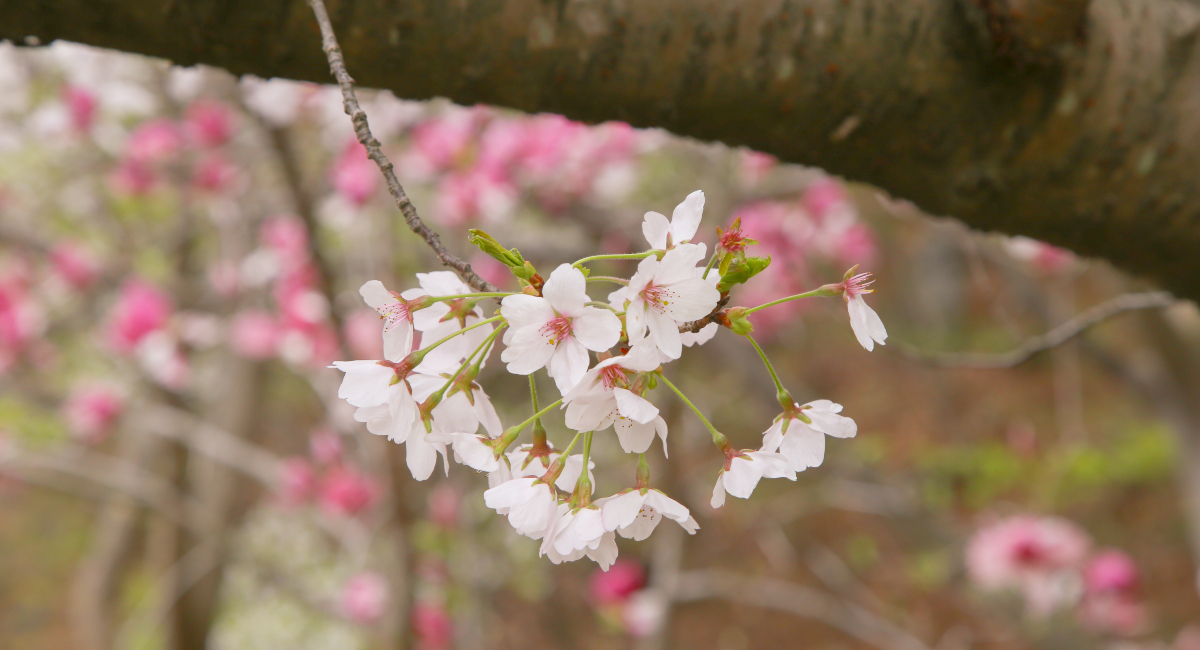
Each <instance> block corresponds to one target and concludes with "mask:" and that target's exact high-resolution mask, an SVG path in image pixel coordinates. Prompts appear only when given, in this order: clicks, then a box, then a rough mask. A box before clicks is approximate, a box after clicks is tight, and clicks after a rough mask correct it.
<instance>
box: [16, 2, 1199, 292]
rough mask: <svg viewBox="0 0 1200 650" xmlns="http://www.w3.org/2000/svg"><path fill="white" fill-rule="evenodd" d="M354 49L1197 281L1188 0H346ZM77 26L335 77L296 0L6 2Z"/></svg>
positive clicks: (478, 97) (348, 37) (409, 74)
mask: <svg viewBox="0 0 1200 650" xmlns="http://www.w3.org/2000/svg"><path fill="white" fill-rule="evenodd" d="M330 10H331V14H332V15H333V18H334V21H335V23H336V28H337V29H338V31H339V32H340V34H341V36H342V38H341V40H342V45H343V47H344V48H345V50H346V55H347V59H348V64H349V69H350V71H351V73H352V74H354V75H355V76H356V77H357V78H358V80H359V81H360V82H362V83H363V84H365V85H367V86H375V87H380V88H389V89H391V90H393V91H394V92H395V93H396V94H397V95H398V96H400V97H402V98H408V99H422V98H428V97H433V96H445V97H448V98H450V99H452V100H454V101H456V102H459V103H463V104H473V103H477V102H482V103H488V104H495V105H500V106H508V107H512V108H517V109H520V110H524V111H549V112H555V113H561V114H563V115H566V116H567V117H571V118H575V119H581V120H585V121H602V120H624V121H627V122H629V123H631V124H633V125H634V126H641V127H663V128H666V129H668V130H670V131H673V132H675V133H679V134H682V135H687V136H692V137H696V138H701V139H705V140H719V141H722V142H725V143H727V144H732V145H746V146H749V147H753V148H755V149H759V150H762V151H765V152H768V153H773V154H776V155H778V156H779V157H780V158H782V159H784V160H786V161H790V162H799V163H804V164H809V165H816V166H820V167H823V168H825V169H827V170H829V171H831V172H833V173H837V174H841V175H844V176H846V177H848V178H850V179H853V180H861V181H866V182H870V183H874V184H876V185H878V186H879V187H881V188H883V189H885V190H887V191H889V192H891V193H893V194H895V195H897V196H900V197H902V198H906V199H910V200H912V201H914V202H916V203H918V204H919V205H920V207H922V208H923V209H924V210H926V211H928V212H931V213H942V214H951V215H954V216H956V217H958V218H960V219H962V220H963V221H965V222H966V223H968V224H970V225H972V226H975V227H977V228H984V229H997V230H1001V231H1005V232H1008V233H1010V234H1023V235H1028V236H1031V237H1036V238H1039V239H1043V240H1046V241H1048V242H1051V243H1054V244H1058V245H1062V246H1066V247H1069V248H1071V249H1073V250H1075V251H1076V252H1079V253H1082V254H1085V255H1094V256H1101V257H1104V258H1107V259H1109V260H1111V261H1113V262H1115V263H1116V264H1118V265H1119V266H1122V267H1123V268H1125V269H1127V270H1129V271H1132V272H1134V273H1139V274H1142V275H1145V276H1149V277H1151V278H1153V279H1154V280H1156V281H1157V282H1159V283H1161V284H1162V285H1163V286H1165V287H1167V288H1169V289H1172V290H1174V291H1175V292H1177V293H1179V294H1180V295H1184V296H1187V297H1191V298H1196V297H1200V265H1197V264H1195V258H1196V255H1195V251H1197V250H1200V200H1198V199H1200V189H1198V188H1197V185H1196V183H1195V174H1196V170H1197V169H1200V138H1198V137H1197V136H1198V135H1200V110H1197V109H1198V108H1200V88H1198V87H1197V82H1200V71H1198V70H1197V67H1198V66H1200V58H1198V57H1197V53H1196V47H1195V43H1196V39H1195V34H1196V28H1197V25H1198V24H1200V8H1197V6H1196V5H1195V4H1194V3H1193V2H1191V1H1189V0H1091V1H1089V0H1022V1H1017V0H935V1H930V2H910V1H908V0H845V1H842V2H830V1H827V0H740V1H738V2H731V1H728V0H658V1H656V2H631V1H629V0H595V1H592V2H586V3H584V2H546V1H545V0H461V1H456V2H447V1H446V0H405V1H404V2H390V3H380V2H365V1H357V2H356V1H353V0H340V1H333V2H331V3H330ZM0 13H2V14H3V15H4V17H5V18H4V23H3V25H0V38H8V39H12V40H14V41H15V42H18V43H22V42H25V43H35V42H41V43H48V42H50V41H51V40H54V39H67V40H72V41H78V42H82V43H87V44H91V45H97V46H101V47H109V48H116V49H121V50H127V51H131V52H140V53H144V54H149V55H153V56H159V57H165V58H167V59H170V60H172V61H174V62H176V63H179V64H182V65H191V64H195V63H206V64H210V65H215V66H220V67H224V68H227V69H229V70H230V71H232V72H234V73H238V74H256V75H259V76H263V77H271V76H280V77H289V78H293V79H307V80H312V81H319V82H328V81H330V77H329V73H328V70H327V66H326V62H325V58H324V56H323V55H322V52H321V49H320V47H319V37H318V33H317V28H316V25H315V23H314V21H313V17H312V14H311V12H310V10H309V8H308V6H307V5H306V3H304V2H302V1H301V0H258V1H256V2H218V1H217V0H191V1H189V2H163V0H110V1H109V2H105V3H95V2H93V1H91V0H0Z"/></svg>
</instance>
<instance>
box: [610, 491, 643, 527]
mask: <svg viewBox="0 0 1200 650" xmlns="http://www.w3.org/2000/svg"><path fill="white" fill-rule="evenodd" d="M647 494H649V493H647ZM645 500H646V497H645V496H644V495H643V494H642V493H641V492H639V491H637V490H634V491H632V492H626V493H625V494H622V495H619V496H615V497H613V498H611V499H609V500H608V501H606V502H605V503H604V507H603V508H601V511H602V512H603V514H604V529H605V530H616V529H618V528H624V527H626V526H628V525H629V524H632V523H633V520H634V519H637V516H638V512H639V511H641V509H642V503H643V502H644V501H645Z"/></svg>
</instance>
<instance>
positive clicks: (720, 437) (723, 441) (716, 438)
mask: <svg viewBox="0 0 1200 650" xmlns="http://www.w3.org/2000/svg"><path fill="white" fill-rule="evenodd" d="M660 378H661V379H662V380H663V383H664V384H666V385H667V388H670V389H671V390H672V391H674V392H675V394H676V395H678V396H679V399H681V400H683V403H684V404H687V405H688V408H690V409H692V412H693V413H695V414H696V417H698V418H700V421H701V422H703V423H704V427H705V428H706V429H708V432H709V433H711V434H712V439H713V443H714V444H716V445H717V446H718V447H721V448H722V449H724V448H725V447H726V446H728V445H729V440H728V439H727V438H726V437H725V435H724V434H722V433H721V432H720V431H717V429H716V428H715V427H714V426H713V425H712V423H711V422H709V421H708V418H706V417H704V414H703V413H701V412H700V409H698V408H696V405H695V404H692V400H690V399H688V398H687V395H684V394H683V392H682V391H680V390H679V389H678V388H676V387H675V384H672V383H671V380H670V379H667V377H666V375H661V376H660Z"/></svg>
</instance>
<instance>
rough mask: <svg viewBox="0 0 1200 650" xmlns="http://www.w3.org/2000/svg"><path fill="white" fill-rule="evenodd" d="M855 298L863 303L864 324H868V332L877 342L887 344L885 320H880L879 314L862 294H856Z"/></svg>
mask: <svg viewBox="0 0 1200 650" xmlns="http://www.w3.org/2000/svg"><path fill="white" fill-rule="evenodd" d="M854 299H855V300H857V301H858V302H859V303H860V304H862V310H863V324H864V325H866V326H867V334H869V335H870V336H871V338H872V339H875V342H876V343H878V344H880V345H886V343H884V341H886V340H887V329H886V328H884V326H883V321H881V320H879V314H876V313H875V310H874V309H871V306H870V305H868V304H867V301H866V300H863V297H862V296H855V297H854Z"/></svg>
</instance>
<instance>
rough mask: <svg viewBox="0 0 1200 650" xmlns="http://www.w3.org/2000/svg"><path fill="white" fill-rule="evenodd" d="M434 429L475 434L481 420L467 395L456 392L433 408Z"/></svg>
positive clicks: (442, 431)
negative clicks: (476, 415)
mask: <svg viewBox="0 0 1200 650" xmlns="http://www.w3.org/2000/svg"><path fill="white" fill-rule="evenodd" d="M414 393H415V391H414ZM433 429H434V431H438V432H441V433H470V434H474V433H475V432H476V431H478V430H479V420H478V418H476V417H475V409H473V408H471V402H470V401H469V400H467V396H466V395H463V394H462V393H455V394H453V395H451V396H450V397H447V398H446V399H445V400H443V401H442V403H441V404H438V405H437V408H435V409H433ZM489 471H490V470H489Z"/></svg>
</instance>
